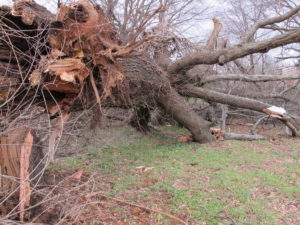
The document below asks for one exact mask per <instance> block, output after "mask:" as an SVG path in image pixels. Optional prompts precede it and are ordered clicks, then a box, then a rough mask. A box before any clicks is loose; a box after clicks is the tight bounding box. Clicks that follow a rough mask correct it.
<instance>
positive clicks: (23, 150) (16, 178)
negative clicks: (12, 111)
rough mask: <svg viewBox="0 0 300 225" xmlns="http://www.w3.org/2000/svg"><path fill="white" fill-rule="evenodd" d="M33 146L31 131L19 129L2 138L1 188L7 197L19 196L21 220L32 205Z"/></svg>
mask: <svg viewBox="0 0 300 225" xmlns="http://www.w3.org/2000/svg"><path fill="white" fill-rule="evenodd" d="M32 144H33V136H32V135H31V132H30V129H27V130H26V129H22V128H20V129H17V130H14V131H12V132H10V133H9V134H8V135H2V136H0V165H1V167H0V175H1V176H0V187H1V190H2V191H3V193H6V194H7V195H9V194H12V196H15V195H16V194H17V193H18V195H19V210H20V219H21V220H23V219H24V215H25V214H24V210H25V208H26V207H28V206H29V203H30V193H31V190H30V179H29V165H30V155H31V150H32Z"/></svg>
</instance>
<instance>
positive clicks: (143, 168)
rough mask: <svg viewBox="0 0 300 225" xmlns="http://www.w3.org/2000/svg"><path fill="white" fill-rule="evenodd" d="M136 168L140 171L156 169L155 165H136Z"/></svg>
mask: <svg viewBox="0 0 300 225" xmlns="http://www.w3.org/2000/svg"><path fill="white" fill-rule="evenodd" d="M135 169H136V170H138V171H140V172H144V173H146V172H148V171H151V170H153V169H154V167H144V166H137V167H135Z"/></svg>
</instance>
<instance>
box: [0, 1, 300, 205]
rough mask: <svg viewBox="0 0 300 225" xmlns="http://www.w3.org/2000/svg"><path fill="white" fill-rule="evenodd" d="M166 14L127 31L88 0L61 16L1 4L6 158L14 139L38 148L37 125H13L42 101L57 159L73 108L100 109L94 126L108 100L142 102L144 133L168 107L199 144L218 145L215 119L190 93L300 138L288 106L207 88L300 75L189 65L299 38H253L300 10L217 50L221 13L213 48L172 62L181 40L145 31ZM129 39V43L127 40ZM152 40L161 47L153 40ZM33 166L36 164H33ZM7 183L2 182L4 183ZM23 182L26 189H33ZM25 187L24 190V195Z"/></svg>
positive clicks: (0, 90) (296, 32)
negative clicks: (265, 119)
mask: <svg viewBox="0 0 300 225" xmlns="http://www.w3.org/2000/svg"><path fill="white" fill-rule="evenodd" d="M164 10H165V9H164V6H163V5H160V6H159V7H158V8H157V9H156V10H154V11H153V12H152V14H148V17H147V18H146V19H145V20H144V21H143V22H142V23H141V24H140V25H139V26H138V27H137V32H135V33H133V34H132V35H127V36H126V32H125V30H124V29H123V30H122V29H121V32H120V33H118V32H117V29H115V27H114V26H113V23H112V21H111V18H110V17H112V18H113V16H111V15H109V16H107V15H106V14H105V13H104V11H103V10H102V9H101V8H100V7H99V6H98V5H95V4H92V3H91V2H89V1H87V0H81V1H79V2H76V3H72V4H69V5H64V4H60V5H59V8H58V12H57V14H56V15H53V14H52V13H51V12H49V11H48V10H47V9H46V8H44V7H43V6H40V5H38V4H37V3H35V2H34V1H32V0H20V1H16V2H15V3H14V6H13V7H12V8H10V7H6V6H3V7H1V8H0V27H1V32H0V85H1V86H0V110H1V114H0V116H1V122H0V125H1V138H0V141H1V143H0V144H2V148H0V156H1V158H2V159H4V158H5V157H10V156H8V155H9V154H8V152H12V151H9V148H8V147H7V146H9V145H11V144H13V143H15V140H18V141H19V142H20V143H19V145H20V146H21V147H20V149H18V148H16V149H14V152H15V153H14V154H15V155H20V154H21V155H22V154H25V155H26V152H25V150H26V149H29V150H28V151H29V152H30V151H31V147H30V146H32V141H34V139H33V138H32V136H31V135H30V129H29V130H27V131H26V135H27V136H26V137H25V138H24V132H20V128H18V129H16V128H15V126H16V124H20V121H22V119H24V118H26V114H29V113H30V114H31V115H33V114H34V112H33V111H34V110H35V109H36V107H37V106H39V107H43V108H44V109H45V113H47V114H48V115H49V117H50V119H53V120H56V121H55V127H54V129H53V130H52V132H51V134H50V135H49V158H50V159H51V160H53V159H54V154H55V148H56V144H57V142H58V140H59V138H60V136H61V134H62V130H63V125H64V123H65V121H67V120H68V117H69V115H70V114H71V113H72V112H74V111H79V110H84V109H89V108H92V107H94V108H96V109H97V113H96V117H94V124H96V123H97V122H99V121H101V118H102V116H103V108H105V107H107V106H114V107H123V108H134V109H135V114H134V118H133V119H132V122H131V124H133V125H134V126H137V127H138V128H140V129H141V130H147V129H148V127H147V126H148V124H147V123H148V118H149V113H150V111H151V109H153V108H156V107H161V108H163V109H164V110H165V111H166V112H167V113H168V114H169V115H170V117H173V118H174V119H175V120H176V121H177V122H178V123H179V124H181V125H182V126H184V127H185V128H187V129H188V130H189V131H190V132H191V134H192V137H193V139H194V140H195V141H198V142H200V143H206V142H211V141H212V140H213V136H212V133H211V130H210V127H211V123H210V122H208V121H206V120H204V119H203V118H201V117H200V116H199V115H198V114H197V113H196V112H194V111H193V110H192V109H191V108H190V105H189V104H188V103H187V101H186V97H194V98H200V99H203V100H205V101H208V102H210V103H221V104H226V105H229V106H233V107H239V108H244V109H249V110H253V111H258V112H262V113H264V114H266V115H268V116H270V117H274V118H277V119H278V120H280V121H281V122H283V123H284V124H285V125H286V126H287V127H288V128H289V129H290V130H291V132H292V135H293V136H299V134H300V119H299V118H298V117H297V116H294V115H291V114H289V113H288V112H286V111H285V110H284V109H283V108H278V107H274V106H272V105H270V104H267V103H264V102H261V101H258V100H255V99H250V98H246V97H240V96H237V95H232V94H226V93H222V92H218V91H216V90H210V89H208V88H207V86H206V84H208V83H211V82H215V81H219V80H240V81H245V82H266V81H280V80H285V79H287V80H299V79H300V75H272V74H270V75H247V74H238V75H237V74H216V75H209V74H198V75H197V76H189V71H190V70H191V69H192V68H193V67H195V66H197V65H214V64H218V65H221V66H222V65H225V64H226V63H229V62H234V63H235V64H236V65H238V66H240V67H241V65H240V62H239V61H237V60H238V59H239V58H243V57H245V56H249V55H252V54H255V53H266V52H268V51H269V50H270V49H273V48H277V47H280V46H285V45H289V44H292V43H298V42H300V29H292V30H290V31H287V32H282V34H280V35H275V36H273V37H269V36H268V38H266V39H264V40H261V41H253V40H254V39H253V37H254V35H255V33H256V32H257V31H258V30H259V29H260V28H264V27H268V26H271V25H274V24H275V23H280V22H283V21H285V20H287V19H289V18H292V17H293V16H295V15H296V14H297V13H298V12H299V10H300V6H297V7H294V8H291V9H290V10H289V11H287V12H285V13H284V14H282V15H279V16H277V17H274V18H268V19H265V20H263V21H259V22H257V23H255V24H254V26H252V28H251V29H249V31H248V32H247V33H245V34H244V35H243V36H242V38H241V40H240V43H239V44H237V45H233V46H227V47H226V40H225V41H224V43H223V44H221V45H219V46H218V47H217V48H215V45H216V42H217V39H218V34H219V32H220V30H221V27H222V24H221V22H220V21H219V20H218V19H216V18H213V22H214V30H213V32H212V34H211V36H210V38H209V39H208V41H207V44H206V45H205V46H204V47H202V48H197V49H196V51H194V52H192V53H186V54H185V55H183V56H182V57H180V58H179V59H177V60H171V58H170V54H169V51H167V49H168V46H167V45H168V41H171V42H172V41H173V37H171V38H169V39H168V40H167V41H166V40H160V39H159V35H155V32H154V33H147V32H143V31H144V26H145V24H146V23H147V22H148V21H149V20H150V19H151V18H152V17H154V16H155V14H157V13H164ZM108 12H109V10H108ZM127 16H129V14H128V15H127ZM121 27H122V26H121ZM156 29H158V28H156ZM122 37H123V38H124V39H126V40H122ZM130 38H131V39H130ZM155 40H156V42H155ZM153 42H154V43H156V45H151V43H153ZM157 43H159V44H160V45H159V46H158V45H157ZM278 109H280V110H278ZM36 115H40V114H36ZM22 129H23V130H24V128H21V130H22ZM12 134H13V135H12ZM18 134H20V136H19V137H14V138H13V140H12V138H10V137H12V136H14V135H18ZM27 137H28V138H30V141H29V142H30V144H28V143H27V142H28V141H27V142H26V140H27V139H28V138H27ZM26 143H27V144H26ZM3 144H5V145H3ZM25 144H26V145H25ZM28 145H30V146H29V147H28ZM3 146H6V147H3ZM26 146H27V147H26ZM26 157H28V154H27V156H26ZM7 162H8V161H7V160H2V161H1V160H0V163H1V164H0V166H1V167H0V168H1V171H0V172H1V173H0V174H4V175H9V176H10V175H12V176H18V177H21V179H27V178H26V173H25V175H24V168H23V170H21V172H19V171H13V169H12V172H11V174H8V171H7V170H5V168H6V169H7V168H8V166H7V165H6V164H5V163H7ZM21 163H22V162H21ZM24 163H25V164H26V162H23V164H24ZM4 164H5V165H4ZM4 167H5V168H4ZM21 167H22V165H21ZM26 168H27V169H28V165H27V166H26ZM25 172H26V171H25ZM20 173H21V175H20ZM22 174H23V175H22ZM24 176H25V177H24ZM22 177H23V178H22ZM0 185H1V186H3V181H2V182H0ZM12 186H13V185H12ZM23 186H24V185H23ZM24 188H25V189H26V188H28V187H27V186H26V185H25V186H24ZM24 192H25V193H26V190H25V191H23V192H21V193H23V194H24ZM27 194H28V193H27ZM23 206H24V205H23Z"/></svg>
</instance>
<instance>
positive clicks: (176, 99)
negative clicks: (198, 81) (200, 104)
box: [158, 88, 212, 143]
mask: <svg viewBox="0 0 300 225" xmlns="http://www.w3.org/2000/svg"><path fill="white" fill-rule="evenodd" d="M158 102H159V103H160V104H161V105H162V107H164V109H165V110H166V111H167V112H168V113H169V114H170V115H171V116H172V117H174V119H175V120H176V121H177V122H178V123H179V124H181V125H182V126H184V127H185V128H187V129H189V130H190V131H191V133H192V135H193V138H194V140H195V141H198V142H200V143H207V142H211V141H212V135H211V133H210V130H209V127H210V123H209V122H207V121H205V120H204V119H202V118H201V117H199V116H198V115H197V114H196V113H195V112H194V111H192V110H191V109H190V107H189V106H188V104H187V102H186V101H185V99H184V98H183V97H182V96H180V95H179V94H178V93H177V92H176V91H175V90H174V89H173V88H172V89H171V90H170V92H167V93H165V94H161V95H160V96H159V97H158Z"/></svg>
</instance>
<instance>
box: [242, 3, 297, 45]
mask: <svg viewBox="0 0 300 225" xmlns="http://www.w3.org/2000/svg"><path fill="white" fill-rule="evenodd" d="M299 11H300V5H298V6H297V7H296V8H294V9H292V10H291V11H289V12H287V13H286V14H283V15H281V16H277V17H272V18H269V19H266V20H262V21H259V22H257V23H255V24H254V25H253V27H252V28H251V29H250V31H249V32H248V33H246V34H245V35H244V37H243V38H242V40H241V43H246V42H249V41H250V40H251V39H252V37H253V36H254V34H255V33H256V31H257V30H258V29H259V28H262V27H264V26H267V25H271V24H274V23H280V22H282V21H284V20H286V19H288V18H290V17H291V16H293V15H295V14H296V13H298V12H299Z"/></svg>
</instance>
